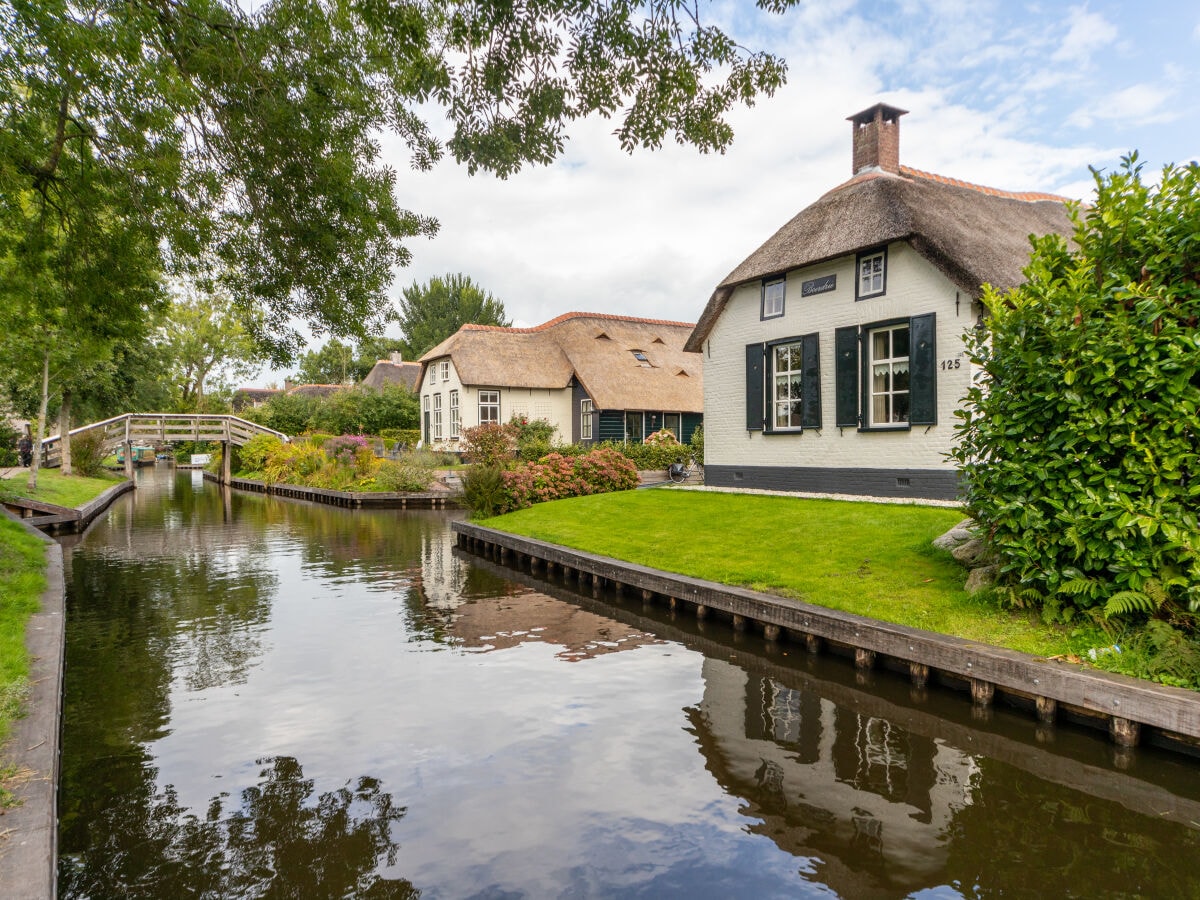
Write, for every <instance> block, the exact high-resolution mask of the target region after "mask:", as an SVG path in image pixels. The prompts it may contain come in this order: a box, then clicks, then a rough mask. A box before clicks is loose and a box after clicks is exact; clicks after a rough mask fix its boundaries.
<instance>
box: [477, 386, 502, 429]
mask: <svg viewBox="0 0 1200 900" xmlns="http://www.w3.org/2000/svg"><path fill="white" fill-rule="evenodd" d="M479 424H480V425H499V424H500V392H499V391H480V392H479Z"/></svg>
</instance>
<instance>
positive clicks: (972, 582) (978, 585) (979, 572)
mask: <svg viewBox="0 0 1200 900" xmlns="http://www.w3.org/2000/svg"><path fill="white" fill-rule="evenodd" d="M999 574H1000V567H999V566H979V567H978V568H975V569H972V570H971V572H970V574H968V575H967V584H966V591H967V593H968V594H978V593H979V592H980V591H982V590H984V589H985V588H990V587H991V586H992V585H993V584H995V583H996V578H997V576H998V575H999Z"/></svg>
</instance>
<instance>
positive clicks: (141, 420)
mask: <svg viewBox="0 0 1200 900" xmlns="http://www.w3.org/2000/svg"><path fill="white" fill-rule="evenodd" d="M97 432H99V433H100V434H101V436H102V437H101V445H102V447H103V448H104V449H106V450H109V449H112V448H114V447H116V446H118V445H120V444H124V443H131V444H155V445H158V444H167V443H175V442H178V441H228V442H229V443H231V444H235V445H237V446H241V445H242V444H245V443H246V442H247V441H248V440H250V438H252V437H254V436H255V435H259V434H270V435H273V436H274V437H277V438H279V439H280V440H281V441H284V442H285V443H286V442H287V441H288V440H289V438H288V436H287V435H286V434H284V433H283V432H281V431H276V430H275V429H273V428H267V427H266V426H263V425H259V424H257V423H255V422H250V421H248V420H246V419H241V418H239V417H237V416H231V415H224V414H214V415H199V414H192V413H125V414H124V415H120V416H114V417H113V418H111V419H105V420H104V421H102V422H93V423H91V424H90V425H82V426H80V427H79V428H72V429H71V431H70V432H69V434H70V435H71V438H72V439H74V438H76V437H78V436H81V435H85V434H94V433H97ZM42 454H43V459H44V463H43V465H46V466H56V465H60V464H61V462H62V435H59V434H55V435H51V436H50V437H48V438H44V439H43V440H42Z"/></svg>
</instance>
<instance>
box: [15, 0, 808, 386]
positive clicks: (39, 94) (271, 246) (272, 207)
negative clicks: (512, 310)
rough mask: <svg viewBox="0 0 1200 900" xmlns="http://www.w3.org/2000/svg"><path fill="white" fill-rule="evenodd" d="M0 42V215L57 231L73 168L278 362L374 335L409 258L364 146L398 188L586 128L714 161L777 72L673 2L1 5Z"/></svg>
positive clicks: (785, 0)
mask: <svg viewBox="0 0 1200 900" xmlns="http://www.w3.org/2000/svg"><path fill="white" fill-rule="evenodd" d="M792 2H793V0H758V5H759V7H760V8H762V9H765V10H769V11H771V12H781V11H782V10H783V9H785V8H786V7H787V6H790V5H791V4H792ZM0 44H2V45H3V46H4V53H3V54H2V55H0V187H3V189H4V190H3V192H2V193H3V196H4V197H5V202H4V203H3V205H2V206H0V215H5V216H7V215H10V214H12V212H13V209H14V204H12V203H10V202H8V198H10V197H12V196H16V194H17V193H18V191H32V192H34V193H37V194H40V195H41V197H42V198H43V199H44V201H45V202H46V203H48V204H50V205H52V206H54V207H55V208H56V209H58V210H60V211H63V212H65V211H67V210H68V209H69V208H70V207H71V206H72V204H73V203H74V202H75V198H74V196H73V195H72V193H71V191H70V190H69V189H67V187H66V180H65V179H64V171H65V167H67V166H68V165H69V163H70V161H71V160H87V161H88V164H89V165H90V167H91V168H92V170H93V171H94V172H96V173H98V174H100V175H101V176H103V180H105V181H106V182H107V183H108V184H109V186H110V188H111V189H112V190H113V191H115V192H118V193H119V194H120V196H119V197H116V196H114V198H113V199H114V203H113V204H112V208H113V209H114V210H115V211H117V212H119V214H120V215H123V216H129V217H131V219H133V220H136V221H137V222H139V223H142V224H143V225H144V226H145V227H147V228H150V229H151V230H152V231H153V234H154V237H155V243H154V246H155V247H156V248H159V249H160V250H161V254H162V260H161V261H162V262H163V263H164V264H165V265H166V267H167V269H168V271H171V272H173V273H175V274H179V273H181V272H193V273H198V274H207V275H211V276H212V277H214V278H216V279H218V280H220V281H221V282H222V283H223V284H224V286H225V287H226V288H227V289H228V290H229V292H230V295H231V296H232V297H234V298H235V304H236V305H237V306H238V307H239V308H240V309H243V310H249V309H251V308H260V309H262V310H263V311H264V313H265V315H264V316H263V318H262V319H261V320H259V322H258V323H257V325H256V326H255V327H254V328H253V329H252V331H253V334H254V336H255V337H256V339H258V340H259V341H260V343H261V344H262V345H263V346H264V347H265V348H266V349H267V350H269V351H270V353H271V356H272V360H273V361H274V362H275V363H276V364H283V363H285V362H286V361H287V360H288V359H289V358H291V356H293V355H294V354H295V352H296V351H297V350H298V349H299V347H300V346H302V338H301V336H300V333H299V331H298V330H297V329H296V328H295V327H294V326H293V324H292V322H293V321H294V320H301V321H304V322H307V323H308V324H309V325H310V326H311V327H312V328H313V329H314V331H315V332H316V333H318V334H323V333H326V332H328V333H332V334H334V335H341V336H349V335H358V334H363V333H367V332H378V331H381V330H382V329H381V327H380V326H381V325H382V324H383V323H384V321H385V320H386V319H387V318H388V312H389V304H388V298H387V287H388V286H389V284H390V281H391V279H392V273H393V269H394V268H395V267H396V266H402V265H404V264H406V263H407V262H408V261H409V258H410V255H411V251H410V250H409V249H408V247H407V246H406V243H405V242H406V241H408V240H410V239H411V238H413V237H416V236H421V235H431V234H433V233H434V232H435V231H436V229H437V222H436V221H435V220H434V219H432V218H430V217H428V216H426V215H422V214H419V213H416V212H412V211H409V210H405V209H403V208H402V207H401V206H400V205H399V203H398V202H397V200H396V197H395V188H396V173H395V172H394V171H393V170H392V169H390V168H389V167H388V166H386V165H385V164H383V163H382V162H381V161H380V159H379V142H378V140H377V137H376V136H377V135H378V134H379V133H380V132H381V131H391V132H392V133H394V134H396V135H398V136H399V137H400V138H401V139H402V140H403V141H404V142H405V143H406V145H407V147H408V149H409V151H410V161H411V164H412V166H413V167H414V168H415V169H418V170H421V169H427V168H429V167H430V166H432V165H433V164H434V163H435V162H436V161H437V160H438V159H440V158H441V157H442V156H443V154H444V152H445V151H446V150H449V152H450V154H451V155H452V156H453V157H454V158H455V159H456V160H457V161H459V162H460V163H463V164H465V165H466V166H467V167H468V169H469V170H470V171H471V172H476V171H479V170H485V171H491V172H495V173H496V174H498V175H500V176H501V177H503V176H507V175H509V174H511V173H513V172H516V171H517V170H519V169H520V168H521V167H522V166H524V165H526V164H530V163H532V164H545V163H549V162H550V161H552V160H553V159H554V158H555V157H556V156H557V155H558V154H559V153H560V152H561V150H562V147H563V143H564V141H565V139H566V137H565V136H566V128H567V127H568V125H569V124H570V123H571V122H572V121H573V120H575V119H577V118H581V117H583V116H587V115H590V114H592V113H599V114H600V115H602V116H605V117H616V118H617V119H618V122H617V124H616V129H615V133H616V135H617V138H618V140H619V141H620V143H621V145H622V146H623V147H624V148H625V149H626V150H630V151H631V150H633V149H634V148H635V147H639V146H640V147H651V148H653V147H658V146H660V145H661V144H662V143H663V142H664V141H665V140H666V139H667V138H668V137H672V138H673V139H674V140H676V141H677V142H680V143H689V144H693V145H695V146H696V147H698V148H699V149H700V150H702V151H712V150H715V151H721V150H723V149H724V148H725V147H727V146H728V145H729V143H730V141H731V140H732V136H733V135H732V130H731V128H730V126H729V124H728V122H727V121H726V114H727V113H728V111H729V110H730V109H731V108H732V107H733V106H734V105H735V104H747V105H749V104H752V103H753V102H754V100H755V99H756V97H758V96H759V95H764V94H765V95H768V96H769V95H771V94H772V93H773V92H774V91H775V90H776V89H777V88H778V87H779V86H780V85H781V84H783V82H784V77H785V71H786V70H785V65H784V63H783V62H782V60H780V59H778V58H777V57H775V56H772V55H770V54H767V53H762V52H755V51H752V50H750V49H747V48H744V47H741V46H739V45H738V44H736V43H735V42H734V41H733V40H732V39H731V38H730V37H729V36H728V35H726V34H725V33H724V32H723V31H721V30H720V29H719V28H716V27H713V26H712V25H709V24H706V23H702V22H701V21H700V18H699V12H698V7H697V6H696V5H694V4H690V3H684V2H682V0H651V2H650V3H649V4H626V3H622V4H609V3H590V2H584V3H569V2H566V0H535V2H531V3H524V4H491V3H461V2H457V0H430V2H426V3H420V4H417V3H387V2H378V0H363V2H352V0H327V2H322V0H276V2H272V3H262V4H245V3H240V2H238V0H89V2H84V3H82V4H77V3H68V2H67V0H12V2H11V3H10V4H8V5H6V6H5V8H4V9H3V11H0ZM430 110H437V111H439V114H441V113H444V114H445V116H447V117H448V119H449V121H450V123H451V126H452V129H453V134H452V136H451V137H450V138H449V140H448V141H447V142H446V143H445V145H444V146H443V144H442V142H441V141H440V140H439V139H438V138H436V137H435V136H434V132H433V129H432V128H431V127H430V125H429V123H428V122H427V121H426V120H425V119H424V118H423V116H425V115H427V114H428V112H429V111H430ZM118 201H119V202H118ZM0 230H3V226H2V224H0ZM210 261H211V263H212V267H211V268H209V262H210ZM146 264H147V267H148V270H153V269H156V268H157V265H158V260H147V261H146ZM44 274H45V273H43V275H44Z"/></svg>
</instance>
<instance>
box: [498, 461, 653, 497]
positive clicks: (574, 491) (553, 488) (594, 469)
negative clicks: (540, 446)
mask: <svg viewBox="0 0 1200 900" xmlns="http://www.w3.org/2000/svg"><path fill="white" fill-rule="evenodd" d="M634 487H637V468H636V467H635V466H634V464H633V463H632V462H630V461H629V460H628V459H626V458H625V457H624V456H622V455H621V454H620V453H617V452H616V451H615V450H610V449H600V450H593V451H592V452H591V453H588V454H587V455H586V456H576V457H567V456H563V455H561V454H559V453H551V454H549V455H548V456H545V457H543V458H542V459H541V460H539V461H538V462H536V463H531V464H529V465H526V466H521V467H520V468H516V469H512V470H510V471H507V472H505V473H504V494H505V497H504V500H505V502H504V507H503V509H500V510H498V512H508V511H510V510H514V509H524V508H526V507H529V506H532V505H533V504H535V503H544V502H545V501H547V500H559V499H562V498H564V497H580V496H584V495H586V494H603V493H608V492H610V491H627V490H630V489H631V488H634Z"/></svg>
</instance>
